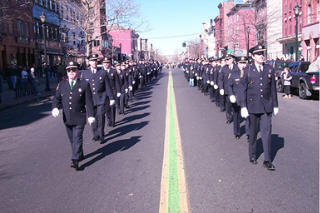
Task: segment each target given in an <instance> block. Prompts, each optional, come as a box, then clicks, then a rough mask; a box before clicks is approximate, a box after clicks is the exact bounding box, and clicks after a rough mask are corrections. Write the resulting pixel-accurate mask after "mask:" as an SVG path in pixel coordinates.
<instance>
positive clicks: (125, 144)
mask: <svg viewBox="0 0 320 213" xmlns="http://www.w3.org/2000/svg"><path fill="white" fill-rule="evenodd" d="M140 138H141V136H133V137H131V138H129V139H124V140H119V141H115V142H112V143H109V144H106V145H105V146H103V147H101V148H100V149H97V150H96V151H94V152H91V153H89V154H86V155H85V159H88V158H91V157H93V156H95V157H94V158H93V159H91V160H90V161H88V162H86V163H84V164H83V165H81V166H80V167H79V170H80V171H83V170H84V169H85V168H86V167H89V166H91V165H92V164H94V163H96V162H97V161H99V160H101V159H103V158H104V157H106V156H108V155H111V154H113V153H115V152H118V151H125V150H128V149H130V148H131V147H132V146H134V145H135V144H137V143H138V142H139V141H140Z"/></svg>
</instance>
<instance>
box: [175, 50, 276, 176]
mask: <svg viewBox="0 0 320 213" xmlns="http://www.w3.org/2000/svg"><path fill="white" fill-rule="evenodd" d="M250 53H251V55H252V58H251V59H250V61H248V58H247V57H235V56H234V55H232V54H227V55H225V56H223V57H221V58H217V59H214V58H210V59H200V58H199V59H186V61H185V62H184V63H183V64H181V66H182V69H183V71H184V74H185V78H186V80H187V81H188V83H189V85H190V86H191V87H198V88H199V90H200V91H201V92H203V93H204V94H205V95H209V97H210V100H211V101H212V102H214V103H215V104H216V106H217V107H219V108H220V111H221V112H225V114H226V123H227V124H231V123H233V134H234V136H235V140H239V139H240V137H241V132H240V123H241V121H242V118H243V119H244V120H245V123H246V135H247V141H248V143H249V162H250V163H252V164H254V165H255V164H257V134H258V132H259V131H260V133H261V138H262V143H263V150H264V162H263V166H264V167H265V168H267V169H268V170H275V166H274V165H273V163H272V160H273V159H271V118H272V114H274V115H276V114H277V113H278V111H279V109H278V99H277V90H276V82H275V73H274V69H273V68H272V66H270V65H269V64H266V63H264V62H265V53H266V49H265V47H264V46H262V45H257V46H255V47H253V48H251V49H250ZM241 117H242V118H241Z"/></svg>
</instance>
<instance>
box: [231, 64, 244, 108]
mask: <svg viewBox="0 0 320 213" xmlns="http://www.w3.org/2000/svg"><path fill="white" fill-rule="evenodd" d="M234 67H235V69H232V72H231V76H230V78H229V81H228V85H227V90H228V94H229V95H230V96H231V95H234V96H235V97H236V100H237V104H238V105H239V106H240V104H241V99H242V96H243V77H244V71H242V72H243V73H242V76H241V71H240V69H239V67H238V66H237V65H234Z"/></svg>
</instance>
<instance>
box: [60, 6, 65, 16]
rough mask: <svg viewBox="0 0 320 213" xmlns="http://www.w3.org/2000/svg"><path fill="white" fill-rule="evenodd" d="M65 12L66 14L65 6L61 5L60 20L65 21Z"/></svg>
mask: <svg viewBox="0 0 320 213" xmlns="http://www.w3.org/2000/svg"><path fill="white" fill-rule="evenodd" d="M63 12H64V6H63V5H62V4H61V5H60V18H61V19H63V18H64V17H63Z"/></svg>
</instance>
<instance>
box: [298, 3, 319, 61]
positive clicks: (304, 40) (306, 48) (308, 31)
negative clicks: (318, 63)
mask: <svg viewBox="0 0 320 213" xmlns="http://www.w3.org/2000/svg"><path fill="white" fill-rule="evenodd" d="M301 7H302V8H301V10H302V33H301V47H302V49H301V53H302V56H303V57H304V59H305V60H307V61H315V60H316V59H317V57H318V56H319V52H320V43H319V38H320V24H319V22H320V4H319V0H304V1H302V2H301Z"/></svg>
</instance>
